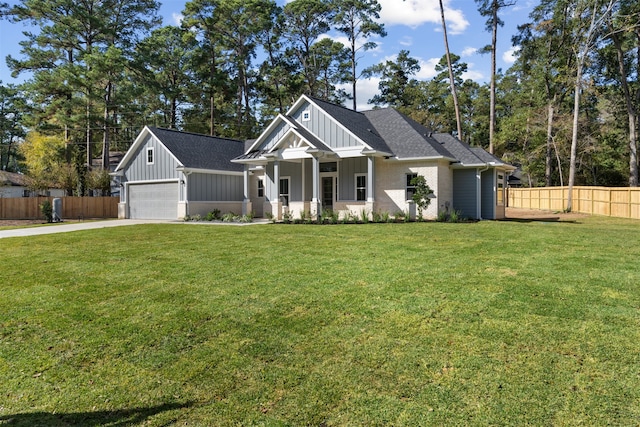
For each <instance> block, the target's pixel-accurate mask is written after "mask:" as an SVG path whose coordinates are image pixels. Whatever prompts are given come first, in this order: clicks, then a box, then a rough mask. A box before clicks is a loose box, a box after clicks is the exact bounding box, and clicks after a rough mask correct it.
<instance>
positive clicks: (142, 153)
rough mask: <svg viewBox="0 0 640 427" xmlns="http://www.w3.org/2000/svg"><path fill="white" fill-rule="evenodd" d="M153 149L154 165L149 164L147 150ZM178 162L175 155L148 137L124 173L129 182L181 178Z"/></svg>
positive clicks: (151, 137)
mask: <svg viewBox="0 0 640 427" xmlns="http://www.w3.org/2000/svg"><path fill="white" fill-rule="evenodd" d="M150 147H152V148H153V160H154V161H153V164H152V165H148V164H147V148H150ZM178 166H179V165H178V162H177V160H176V159H175V157H173V155H172V154H171V153H170V152H169V151H168V150H167V149H166V148H165V147H164V145H162V144H161V143H160V142H158V141H157V140H156V139H155V138H154V137H153V136H151V135H149V136H147V137H146V139H145V141H144V143H143V144H140V147H138V150H137V151H136V152H135V154H134V156H133V160H132V161H131V163H129V165H128V166H127V168H126V169H125V171H124V176H125V178H126V181H128V182H138V181H163V180H173V179H178V178H180V172H178V171H177V170H176V168H177V167H178Z"/></svg>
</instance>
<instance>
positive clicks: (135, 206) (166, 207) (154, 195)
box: [128, 182, 178, 219]
mask: <svg viewBox="0 0 640 427" xmlns="http://www.w3.org/2000/svg"><path fill="white" fill-rule="evenodd" d="M128 196H129V218H133V219H177V218H178V183H177V182H163V183H158V184H134V185H130V186H129V194H128Z"/></svg>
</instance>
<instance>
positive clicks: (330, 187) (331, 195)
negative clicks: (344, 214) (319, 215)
mask: <svg viewBox="0 0 640 427" xmlns="http://www.w3.org/2000/svg"><path fill="white" fill-rule="evenodd" d="M335 194H336V192H335V177H333V176H323V177H322V209H333V202H334V201H335Z"/></svg>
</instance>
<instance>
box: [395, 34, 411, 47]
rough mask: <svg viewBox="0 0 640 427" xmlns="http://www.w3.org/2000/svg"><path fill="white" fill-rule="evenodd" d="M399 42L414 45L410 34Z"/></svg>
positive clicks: (407, 45) (406, 45)
mask: <svg viewBox="0 0 640 427" xmlns="http://www.w3.org/2000/svg"><path fill="white" fill-rule="evenodd" d="M398 43H399V44H400V45H401V46H405V47H409V46H412V45H413V38H412V37H409V36H404V37H403V38H402V39H401V40H400V41H398Z"/></svg>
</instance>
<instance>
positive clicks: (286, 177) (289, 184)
mask: <svg viewBox="0 0 640 427" xmlns="http://www.w3.org/2000/svg"><path fill="white" fill-rule="evenodd" d="M285 180H286V181H287V189H288V190H289V192H288V193H281V192H280V181H285ZM280 181H278V200H280V197H282V196H287V205H291V177H290V176H281V177H280Z"/></svg>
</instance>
